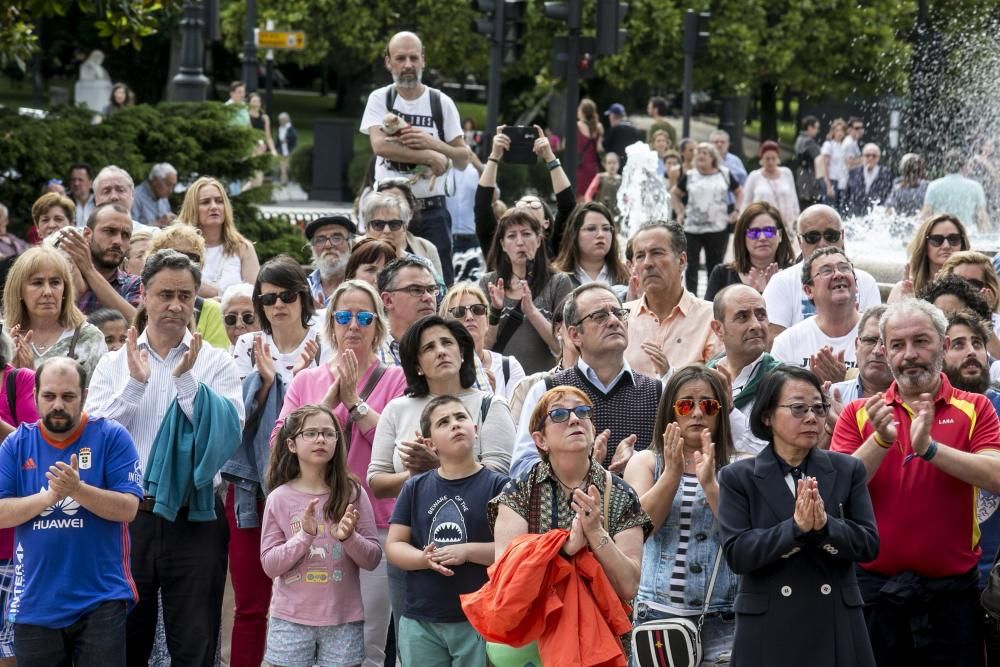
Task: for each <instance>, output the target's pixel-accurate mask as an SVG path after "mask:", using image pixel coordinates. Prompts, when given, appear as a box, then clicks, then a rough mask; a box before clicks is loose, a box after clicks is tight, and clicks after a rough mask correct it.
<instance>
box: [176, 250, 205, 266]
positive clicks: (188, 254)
mask: <svg viewBox="0 0 1000 667" xmlns="http://www.w3.org/2000/svg"><path fill="white" fill-rule="evenodd" d="M177 252H179V253H180V254H182V255H184V256H185V257H187V258H188V259H190V260H191V262H192V263H193V264H201V255H199V254H198V253H196V252H184V251H183V250H178V251H177Z"/></svg>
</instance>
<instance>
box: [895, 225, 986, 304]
mask: <svg viewBox="0 0 1000 667" xmlns="http://www.w3.org/2000/svg"><path fill="white" fill-rule="evenodd" d="M970 247H971V246H970V245H969V235H968V234H966V232H965V225H963V224H962V221H961V220H959V219H958V218H956V217H955V216H953V215H948V214H947V213H939V214H938V215H934V216H931V217H929V218H927V219H926V220H924V222H923V223H922V224H921V225H920V227H919V228H917V233H916V234H914V236H913V238H912V239H911V240H910V246H909V248H908V249H907V252H908V254H909V257H910V259H909V261H908V262H907V264H906V266H905V267H903V279H902V280H900V281H899V282H898V283H896V284H895V285H894V286H893V288H892V291H891V292H890V293H889V298H888V299H886V302H887V303H895V302H896V301H900V300H902V299H905V298H908V297H912V296H914V295H915V294H920V293H921V292H922V291H923V290H924V289H925V288H926V287H927V284H928V283H930V282H931V281H932V280H934V278H935V277H936V276H937V274H938V271H940V270H941V267H942V266H944V263H945V262H946V261H948V258H949V257H951V256H952V254H953V253H956V252H958V251H959V250H968V249H969V248H970Z"/></svg>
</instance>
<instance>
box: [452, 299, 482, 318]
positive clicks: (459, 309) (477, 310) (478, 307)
mask: <svg viewBox="0 0 1000 667" xmlns="http://www.w3.org/2000/svg"><path fill="white" fill-rule="evenodd" d="M470 310H471V311H472V314H473V315H475V316H476V317H482V316H483V315H485V314H486V313H487V312H489V308H487V307H486V306H484V305H483V304H481V303H474V304H472V305H471V306H455V307H454V308H449V309H448V314H449V315H451V316H452V317H454V318H455V319H456V320H460V319H462V318H464V317H465V313H466V312H467V311H470Z"/></svg>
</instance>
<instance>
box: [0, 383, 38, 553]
mask: <svg viewBox="0 0 1000 667" xmlns="http://www.w3.org/2000/svg"><path fill="white" fill-rule="evenodd" d="M13 369H14V367H13V366H11V365H10V364H7V366H6V367H5V368H4V369H3V373H2V374H0V419H2V420H3V421H5V422H7V423H8V424H10V425H11V426H15V427H16V426H19V425H21V424H33V423H34V422H36V421H38V408H36V407H35V370H34V369H33V368H22V369H20V370H18V372H17V377H16V378H15V379H14V386H15V387H16V389H17V391H16V392H15V393H14V409H15V410H16V411H17V419H14V416H13V415H11V413H10V405H9V403H10V401H8V399H7V374H8V373H10V371H12V370H13ZM13 557H14V529H13V528H4V529H0V560H10V559H11V558H13Z"/></svg>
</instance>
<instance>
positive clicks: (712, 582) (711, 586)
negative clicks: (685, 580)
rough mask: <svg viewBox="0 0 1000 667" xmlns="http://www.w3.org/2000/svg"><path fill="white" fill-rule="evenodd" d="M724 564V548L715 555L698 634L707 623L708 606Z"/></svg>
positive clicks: (699, 619)
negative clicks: (722, 563)
mask: <svg viewBox="0 0 1000 667" xmlns="http://www.w3.org/2000/svg"><path fill="white" fill-rule="evenodd" d="M721 562H722V547H721V546H720V547H719V551H718V552H717V553H716V554H715V565H713V566H712V578H711V579H709V581H708V591H707V592H706V593H705V604H704V605H703V606H702V608H701V616H699V617H698V634H699V635H700V634H701V626H702V625H703V624H704V623H705V614H707V613H708V605H709V604H710V603H711V602H712V593H713V592H715V579H716V577H718V576H719V563H721Z"/></svg>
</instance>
